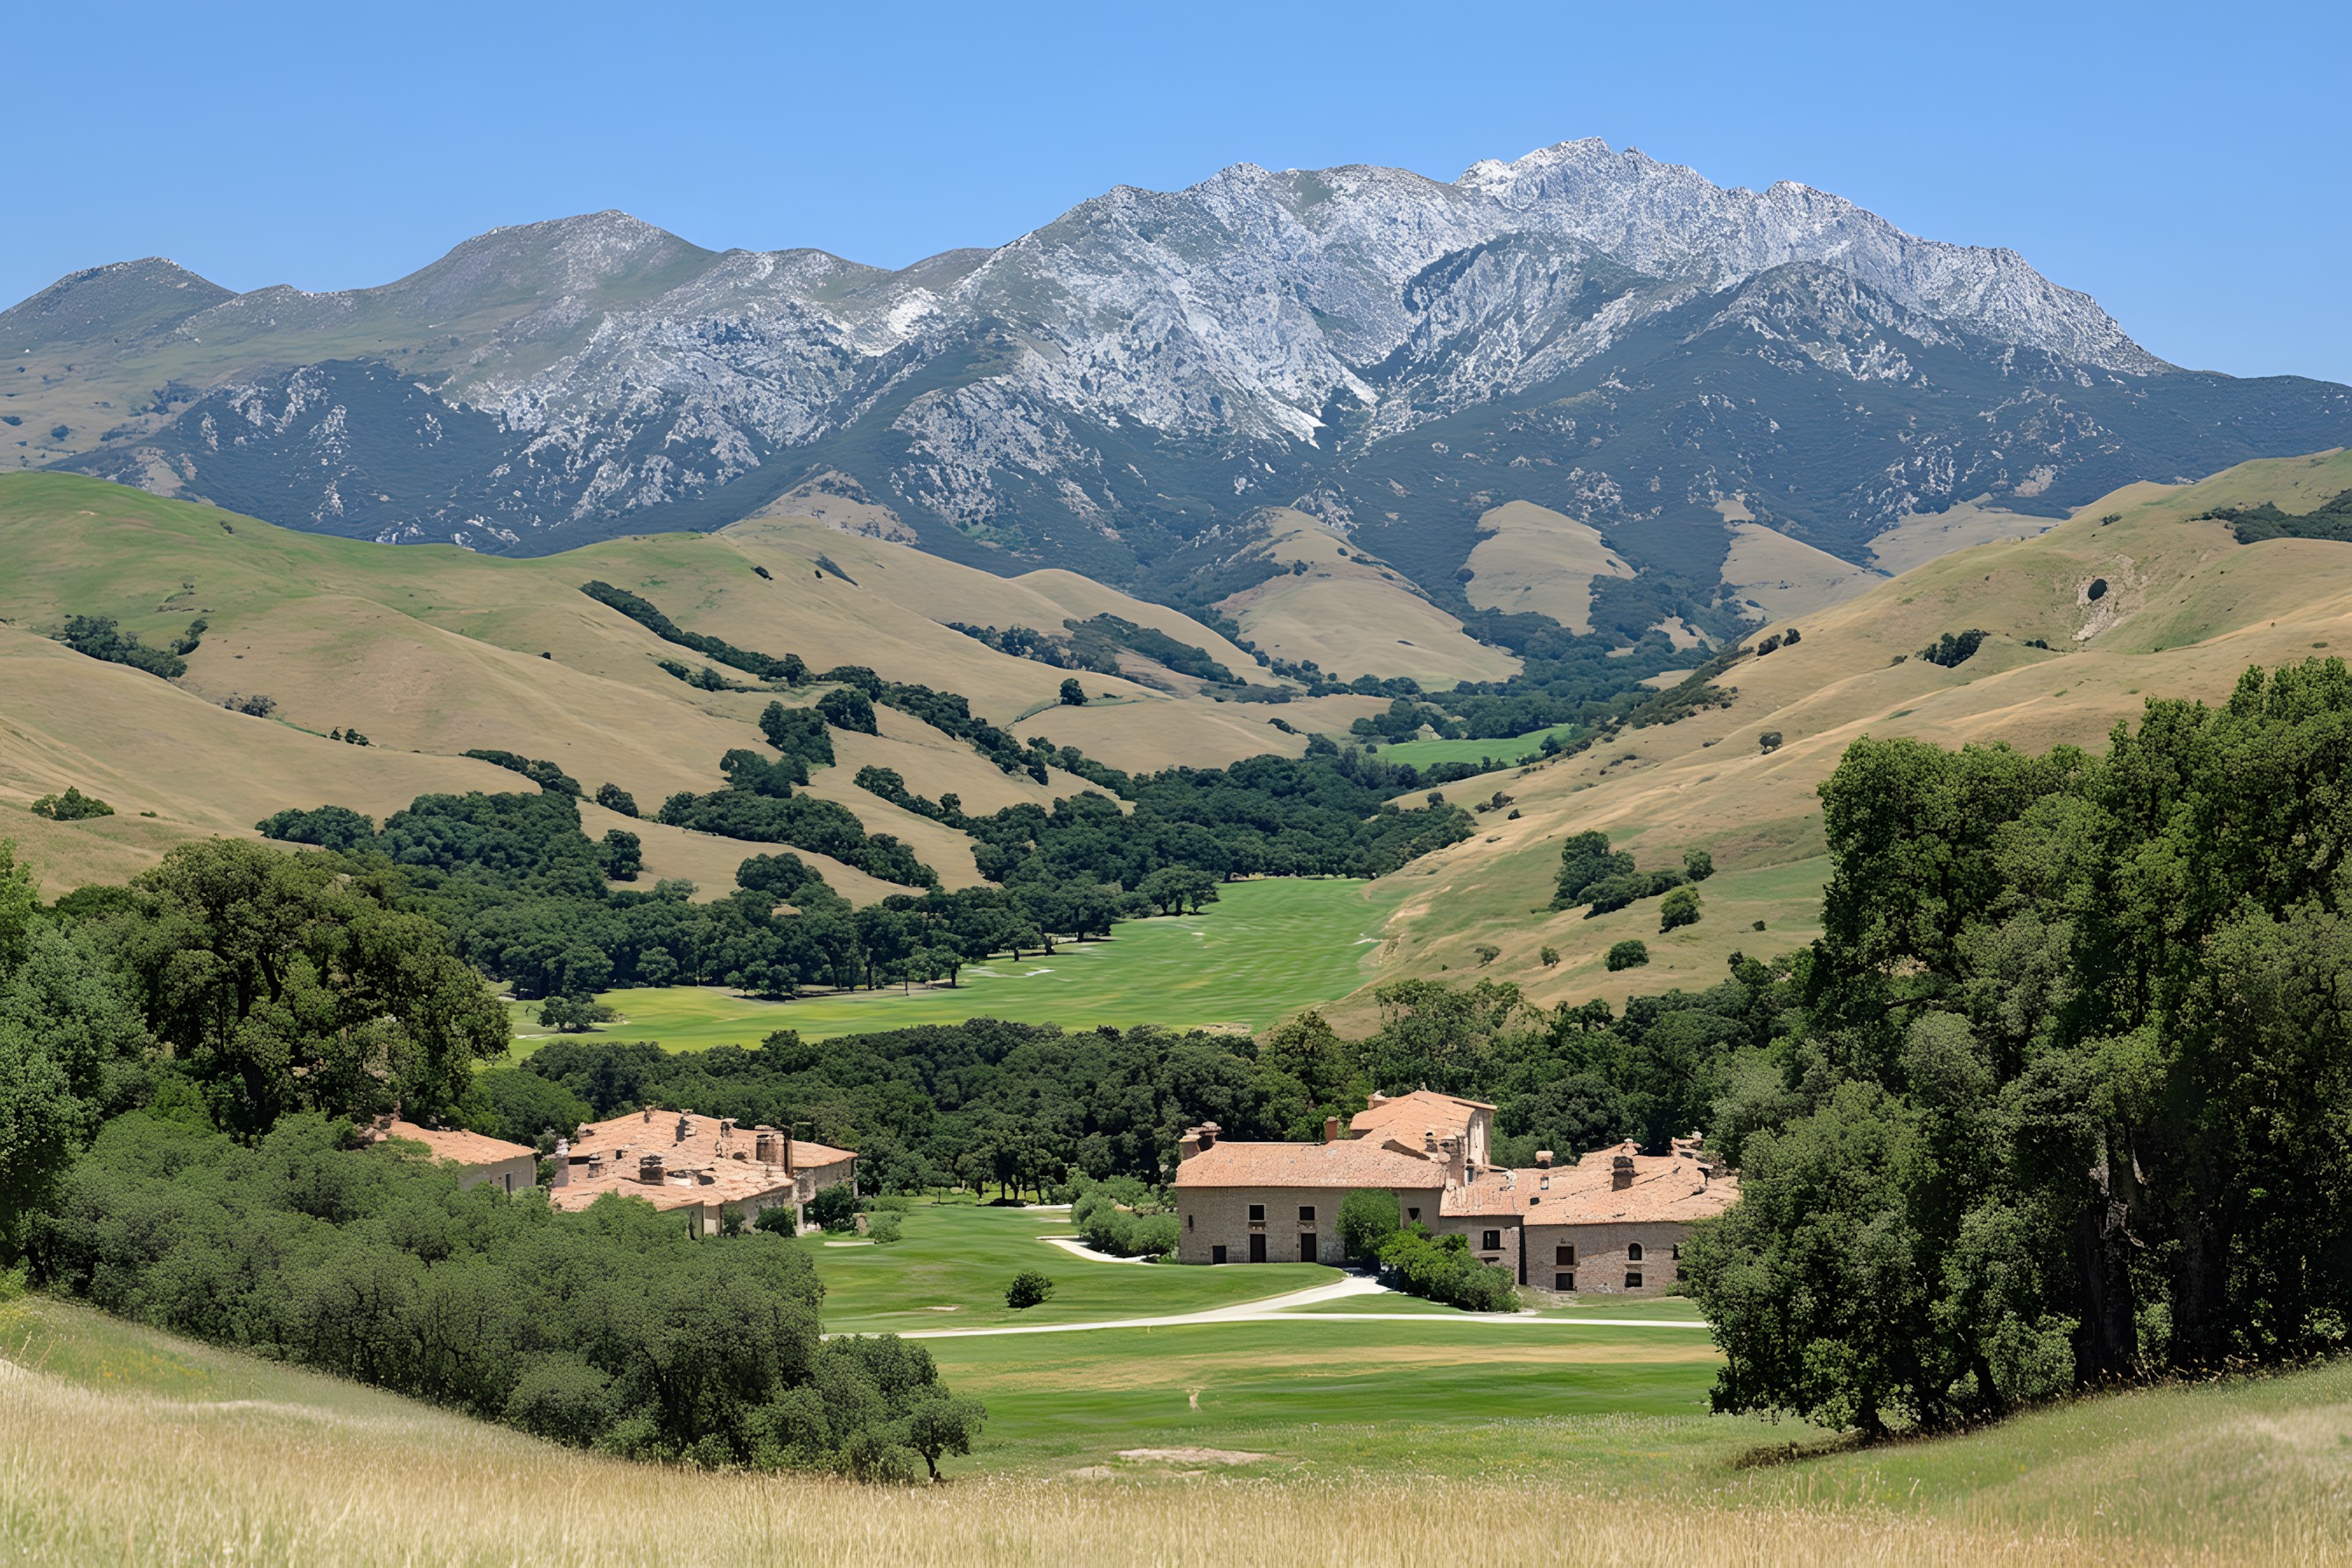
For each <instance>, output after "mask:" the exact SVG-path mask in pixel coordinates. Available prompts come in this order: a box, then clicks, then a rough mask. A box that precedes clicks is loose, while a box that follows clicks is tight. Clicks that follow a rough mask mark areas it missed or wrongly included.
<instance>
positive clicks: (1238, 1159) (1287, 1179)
mask: <svg viewBox="0 0 2352 1568" xmlns="http://www.w3.org/2000/svg"><path fill="white" fill-rule="evenodd" d="M1444 1184H1445V1163H1444V1161H1443V1160H1433V1159H1430V1158H1428V1157H1427V1156H1426V1155H1424V1154H1423V1153H1421V1152H1419V1151H1417V1150H1410V1149H1407V1148H1405V1147H1403V1146H1402V1144H1401V1143H1399V1142H1396V1141H1394V1140H1391V1139H1376V1138H1343V1139H1341V1140H1339V1142H1336V1143H1229V1142H1223V1141H1220V1142H1216V1143H1213V1144H1211V1145H1210V1146H1209V1147H1208V1148H1206V1149H1203V1150H1202V1151H1201V1152H1199V1153H1197V1154H1195V1155H1193V1156H1192V1158H1191V1159H1189V1160H1186V1161H1185V1162H1183V1163H1181V1164H1180V1165H1178V1166H1177V1167H1176V1185H1177V1186H1179V1187H1412V1188H1416V1189H1428V1188H1434V1187H1442V1186H1444Z"/></svg>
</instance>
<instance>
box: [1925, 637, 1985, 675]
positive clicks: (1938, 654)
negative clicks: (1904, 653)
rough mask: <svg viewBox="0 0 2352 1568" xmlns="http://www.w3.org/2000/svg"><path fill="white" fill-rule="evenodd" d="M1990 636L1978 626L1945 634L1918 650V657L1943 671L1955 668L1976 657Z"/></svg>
mask: <svg viewBox="0 0 2352 1568" xmlns="http://www.w3.org/2000/svg"><path fill="white" fill-rule="evenodd" d="M1991 635H1992V634H1991V633H1990V632H1988V631H1986V630H1984V629H1983V628H1982V627H1980V626H1970V627H1969V629H1968V630H1967V631H1964V632H1946V633H1945V634H1944V635H1943V636H1942V637H1937V639H1936V640H1935V641H1934V642H1931V643H1929V644H1928V645H1927V647H1923V648H1921V649H1920V650H1919V657H1920V658H1924V659H1926V660H1927V662H1928V663H1929V664H1932V665H1936V666H1938V667H1939V668H1944V669H1953V668H1958V666H1960V665H1963V664H1966V663H1967V662H1968V661H1969V659H1971V658H1975V657H1976V652H1977V649H1979V648H1980V647H1983V646H1984V640H1985V638H1987V637H1990V636H1991Z"/></svg>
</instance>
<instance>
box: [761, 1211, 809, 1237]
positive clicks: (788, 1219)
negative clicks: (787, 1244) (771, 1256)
mask: <svg viewBox="0 0 2352 1568" xmlns="http://www.w3.org/2000/svg"><path fill="white" fill-rule="evenodd" d="M751 1228H752V1229H753V1230H757V1231H764V1232H765V1233H766V1234H768V1235H770V1236H795V1235H797V1234H799V1232H800V1228H801V1224H800V1221H799V1220H798V1219H796V1218H794V1217H793V1205H790V1204H778V1205H776V1206H775V1207H774V1208H772V1209H761V1211H760V1217H759V1218H757V1219H755V1220H753V1221H752V1222H751Z"/></svg>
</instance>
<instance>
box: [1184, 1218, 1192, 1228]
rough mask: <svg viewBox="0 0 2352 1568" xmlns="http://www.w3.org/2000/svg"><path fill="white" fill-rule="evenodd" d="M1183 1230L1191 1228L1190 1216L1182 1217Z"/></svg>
mask: <svg viewBox="0 0 2352 1568" xmlns="http://www.w3.org/2000/svg"><path fill="white" fill-rule="evenodd" d="M1184 1228H1185V1229H1186V1230H1190V1229H1192V1215H1185V1216H1184Z"/></svg>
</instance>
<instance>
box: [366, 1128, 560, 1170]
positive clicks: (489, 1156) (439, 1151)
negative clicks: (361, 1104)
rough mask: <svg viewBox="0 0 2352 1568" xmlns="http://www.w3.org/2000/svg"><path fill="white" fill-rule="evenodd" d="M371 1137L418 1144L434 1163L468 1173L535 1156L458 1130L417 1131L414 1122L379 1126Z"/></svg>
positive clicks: (519, 1145)
mask: <svg viewBox="0 0 2352 1568" xmlns="http://www.w3.org/2000/svg"><path fill="white" fill-rule="evenodd" d="M373 1136H374V1138H375V1140H376V1141H378V1142H381V1141H382V1140H383V1139H386V1138H402V1139H405V1140H407V1141H408V1142H412V1143H422V1144H424V1145H425V1148H427V1149H429V1150H431V1151H432V1152H433V1158H434V1159H435V1160H436V1161H440V1160H450V1161H455V1162H456V1163H458V1164H460V1165H464V1166H467V1168H469V1169H471V1168H474V1167H478V1166H483V1165H496V1164H499V1163H502V1162H504V1161H508V1160H533V1161H536V1160H537V1159H538V1158H539V1152H538V1151H537V1150H535V1149H532V1148H530V1146H529V1145H527V1144H522V1143H509V1142H503V1141H502V1140H499V1139H497V1138H485V1137H483V1136H482V1135H481V1134H480V1133H478V1132H467V1131H464V1130H462V1129H460V1128H455V1127H449V1128H442V1127H419V1126H418V1125H417V1124H416V1123H415V1122H414V1121H389V1122H384V1123H382V1124H381V1125H379V1126H378V1127H377V1128H376V1129H375V1130H374V1133H373Z"/></svg>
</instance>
